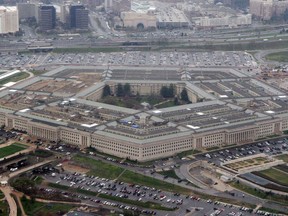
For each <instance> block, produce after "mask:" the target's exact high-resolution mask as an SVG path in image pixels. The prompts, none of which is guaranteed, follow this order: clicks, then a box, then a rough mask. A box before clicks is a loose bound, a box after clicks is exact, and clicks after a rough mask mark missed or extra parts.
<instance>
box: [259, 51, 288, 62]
mask: <svg viewBox="0 0 288 216" xmlns="http://www.w3.org/2000/svg"><path fill="white" fill-rule="evenodd" d="M265 58H266V60H269V61H279V62H288V51H284V52H276V53H271V54H268V55H267V56H265Z"/></svg>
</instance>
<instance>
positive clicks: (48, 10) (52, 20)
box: [39, 5, 56, 31]
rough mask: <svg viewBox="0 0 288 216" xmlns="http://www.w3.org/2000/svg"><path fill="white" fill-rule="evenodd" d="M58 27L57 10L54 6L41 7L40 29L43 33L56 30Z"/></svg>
mask: <svg viewBox="0 0 288 216" xmlns="http://www.w3.org/2000/svg"><path fill="white" fill-rule="evenodd" d="M55 26H56V9H55V7H54V6H52V5H44V6H40V7H39V27H40V29H41V30H42V31H48V30H52V29H54V28H55Z"/></svg>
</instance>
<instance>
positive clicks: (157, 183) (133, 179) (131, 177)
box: [118, 170, 191, 194]
mask: <svg viewBox="0 0 288 216" xmlns="http://www.w3.org/2000/svg"><path fill="white" fill-rule="evenodd" d="M118 180H120V181H123V182H127V183H131V184H139V185H145V186H148V187H154V188H157V189H161V190H165V191H170V192H174V193H182V194H190V193H191V191H190V190H189V189H186V188H183V187H180V186H177V185H174V184H171V183H168V182H165V181H162V180H158V179H155V178H152V177H149V176H144V175H142V174H138V173H135V172H132V171H130V170H126V171H125V172H124V173H123V174H122V175H121V176H120V177H119V179H118Z"/></svg>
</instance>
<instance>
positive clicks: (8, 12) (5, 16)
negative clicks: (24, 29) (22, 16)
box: [0, 6, 19, 34]
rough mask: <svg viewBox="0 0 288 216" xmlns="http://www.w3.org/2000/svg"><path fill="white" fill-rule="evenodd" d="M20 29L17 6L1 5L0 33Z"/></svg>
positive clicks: (13, 31)
mask: <svg viewBox="0 0 288 216" xmlns="http://www.w3.org/2000/svg"><path fill="white" fill-rule="evenodd" d="M17 31H19V15H18V9H17V7H15V6H12V7H8V6H7V7H6V6H0V34H9V33H15V32H17Z"/></svg>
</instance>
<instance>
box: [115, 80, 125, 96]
mask: <svg viewBox="0 0 288 216" xmlns="http://www.w3.org/2000/svg"><path fill="white" fill-rule="evenodd" d="M116 95H117V97H123V96H124V89H123V85H122V84H121V83H118V85H117V88H116Z"/></svg>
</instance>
